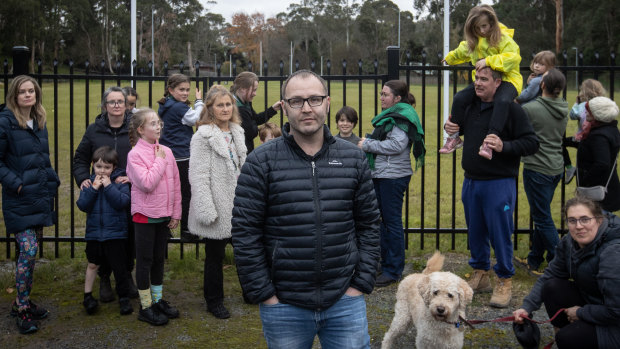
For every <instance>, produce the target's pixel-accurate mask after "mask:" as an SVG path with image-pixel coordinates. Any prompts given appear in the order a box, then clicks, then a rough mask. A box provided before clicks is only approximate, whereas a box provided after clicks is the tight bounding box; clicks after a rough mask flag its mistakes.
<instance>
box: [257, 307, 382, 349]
mask: <svg viewBox="0 0 620 349" xmlns="http://www.w3.org/2000/svg"><path fill="white" fill-rule="evenodd" d="M260 318H261V321H262V323H263V333H264V335H265V340H267V346H268V347H269V348H270V349H280V348H281V349H309V348H312V343H313V342H314V337H315V336H316V335H318V336H319V340H320V342H321V348H323V349H358V348H370V335H369V334H368V320H367V319H366V301H365V300H364V296H363V295H360V296H357V297H350V296H347V295H343V296H342V298H340V300H339V301H338V302H336V303H335V304H334V305H332V306H331V307H329V308H328V309H325V310H322V311H314V310H309V309H304V308H300V307H296V306H293V305H290V304H283V303H277V304H274V305H265V304H262V303H261V304H260Z"/></svg>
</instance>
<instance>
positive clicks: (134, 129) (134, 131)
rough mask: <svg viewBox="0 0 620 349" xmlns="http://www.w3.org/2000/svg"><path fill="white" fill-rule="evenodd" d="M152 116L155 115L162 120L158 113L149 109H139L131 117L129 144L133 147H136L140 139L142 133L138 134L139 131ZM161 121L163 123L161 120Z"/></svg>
mask: <svg viewBox="0 0 620 349" xmlns="http://www.w3.org/2000/svg"><path fill="white" fill-rule="evenodd" d="M151 114H155V115H156V116H157V118H158V119H160V118H159V115H158V114H157V112H155V110H153V109H149V108H144V109H139V110H138V111H137V112H135V113H134V114H133V115H132V116H131V121H130V122H129V143H130V144H131V146H132V147H133V146H135V145H136V143H138V140H139V139H140V133H139V132H138V129H139V128H140V127H142V126H144V123H146V118H147V116H149V115H151ZM159 121H161V119H160V120H159Z"/></svg>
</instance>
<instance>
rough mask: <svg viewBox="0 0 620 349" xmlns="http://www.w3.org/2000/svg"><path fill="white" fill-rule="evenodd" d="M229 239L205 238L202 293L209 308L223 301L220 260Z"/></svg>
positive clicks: (222, 278)
mask: <svg viewBox="0 0 620 349" xmlns="http://www.w3.org/2000/svg"><path fill="white" fill-rule="evenodd" d="M228 242H230V239H224V240H215V239H205V252H206V257H205V272H204V279H203V293H204V297H205V301H206V302H207V305H208V306H209V307H210V308H211V307H214V306H216V305H218V304H221V303H222V302H223V301H224V272H223V270H222V267H223V265H222V262H223V260H224V256H225V254H226V244H227V243H228Z"/></svg>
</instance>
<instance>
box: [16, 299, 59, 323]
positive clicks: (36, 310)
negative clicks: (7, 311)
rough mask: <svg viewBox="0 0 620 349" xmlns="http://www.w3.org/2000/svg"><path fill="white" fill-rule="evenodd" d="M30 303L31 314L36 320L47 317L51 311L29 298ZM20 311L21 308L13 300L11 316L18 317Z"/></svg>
mask: <svg viewBox="0 0 620 349" xmlns="http://www.w3.org/2000/svg"><path fill="white" fill-rule="evenodd" d="M28 304H29V308H30V314H31V315H32V318H33V319H35V320H41V319H45V318H46V317H47V316H48V315H49V313H50V312H49V311H48V310H47V309H45V308H43V307H40V306H38V305H36V304H34V303H33V302H32V301H31V300H28ZM18 312H19V309H18V308H17V303H16V302H15V301H13V304H12V305H11V316H12V317H16V316H17V313H18Z"/></svg>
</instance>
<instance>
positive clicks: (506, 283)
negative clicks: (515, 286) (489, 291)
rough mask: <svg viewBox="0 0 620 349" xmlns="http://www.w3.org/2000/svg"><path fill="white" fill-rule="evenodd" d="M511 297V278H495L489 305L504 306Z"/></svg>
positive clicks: (507, 304) (508, 303) (506, 305)
mask: <svg viewBox="0 0 620 349" xmlns="http://www.w3.org/2000/svg"><path fill="white" fill-rule="evenodd" d="M511 299H512V278H505V279H502V278H500V277H498V278H497V282H496V283H495V287H494V288H493V295H492V296H491V300H490V301H489V305H490V306H492V307H495V308H506V307H508V306H509V305H510V300H511Z"/></svg>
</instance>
